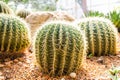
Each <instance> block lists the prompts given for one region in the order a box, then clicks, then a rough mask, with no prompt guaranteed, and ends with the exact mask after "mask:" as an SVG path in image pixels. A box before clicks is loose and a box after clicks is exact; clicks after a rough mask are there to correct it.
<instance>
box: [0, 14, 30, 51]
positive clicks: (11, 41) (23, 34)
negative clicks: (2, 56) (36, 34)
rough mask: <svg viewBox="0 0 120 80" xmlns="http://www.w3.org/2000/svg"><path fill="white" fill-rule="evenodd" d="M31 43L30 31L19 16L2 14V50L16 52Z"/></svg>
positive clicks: (0, 49)
mask: <svg viewBox="0 0 120 80" xmlns="http://www.w3.org/2000/svg"><path fill="white" fill-rule="evenodd" d="M29 45H30V31H29V28H28V27H27V26H26V24H25V22H23V21H22V20H20V19H19V18H17V17H14V16H11V15H6V14H0V52H7V53H16V52H22V51H24V50H25V49H26V48H27V47H28V46H29Z"/></svg>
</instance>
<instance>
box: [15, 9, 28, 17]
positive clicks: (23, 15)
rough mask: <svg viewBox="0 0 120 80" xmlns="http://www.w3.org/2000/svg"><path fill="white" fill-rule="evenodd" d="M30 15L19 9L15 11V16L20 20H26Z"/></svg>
mask: <svg viewBox="0 0 120 80" xmlns="http://www.w3.org/2000/svg"><path fill="white" fill-rule="evenodd" d="M29 14H30V11H28V10H25V9H21V10H17V11H16V15H17V16H19V17H20V18H26V17H27V16H28V15H29Z"/></svg>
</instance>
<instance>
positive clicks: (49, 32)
mask: <svg viewBox="0 0 120 80" xmlns="http://www.w3.org/2000/svg"><path fill="white" fill-rule="evenodd" d="M34 43H35V46H34V49H35V50H34V51H35V52H34V53H35V57H36V62H37V64H38V65H39V67H40V70H41V71H42V72H43V73H45V74H49V75H50V76H61V75H67V74H69V73H70V72H74V71H76V70H78V69H79V68H81V67H82V64H83V62H84V60H85V54H86V52H85V51H86V50H85V49H86V40H85V36H84V34H83V33H82V32H81V31H80V30H78V29H77V28H76V27H74V26H73V25H71V24H68V23H63V22H49V23H46V24H45V25H43V26H42V27H41V28H40V29H39V30H38V31H37V33H36V36H35V42H34Z"/></svg>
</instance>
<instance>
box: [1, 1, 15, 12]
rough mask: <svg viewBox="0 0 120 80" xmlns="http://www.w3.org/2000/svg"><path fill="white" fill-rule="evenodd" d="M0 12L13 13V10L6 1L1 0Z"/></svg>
mask: <svg viewBox="0 0 120 80" xmlns="http://www.w3.org/2000/svg"><path fill="white" fill-rule="evenodd" d="M0 13H4V14H13V11H12V9H11V8H9V6H8V5H7V4H6V3H4V2H3V1H0Z"/></svg>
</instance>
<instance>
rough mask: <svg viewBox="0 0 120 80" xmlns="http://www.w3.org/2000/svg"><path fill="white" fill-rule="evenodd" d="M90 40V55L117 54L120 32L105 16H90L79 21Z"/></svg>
mask: <svg viewBox="0 0 120 80" xmlns="http://www.w3.org/2000/svg"><path fill="white" fill-rule="evenodd" d="M77 24H78V26H79V27H80V28H81V29H82V30H84V32H85V33H86V36H87V41H88V55H89V54H90V53H92V54H93V55H95V56H101V55H109V54H112V55H115V54H116V44H117V38H118V36H117V35H118V33H117V29H116V28H115V26H114V25H113V24H112V22H111V21H110V20H108V19H106V18H103V17H89V18H84V19H81V20H80V21H77Z"/></svg>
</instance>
